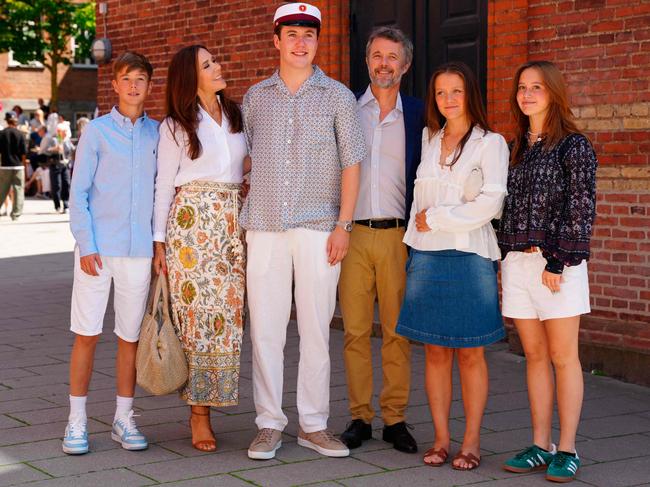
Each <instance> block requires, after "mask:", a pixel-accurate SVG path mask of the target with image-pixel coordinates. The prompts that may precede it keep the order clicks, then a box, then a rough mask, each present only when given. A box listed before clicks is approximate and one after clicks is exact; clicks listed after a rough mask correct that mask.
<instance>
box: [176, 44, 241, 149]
mask: <svg viewBox="0 0 650 487" xmlns="http://www.w3.org/2000/svg"><path fill="white" fill-rule="evenodd" d="M199 49H205V50H206V51H208V52H210V50H209V49H208V48H207V47H205V46H202V45H200V44H194V45H192V46H187V47H184V48H182V49H181V50H179V51H178V52H177V53H176V54H174V57H173V58H172V60H171V62H170V63H169V68H168V69H167V87H166V89H165V103H166V111H167V115H166V121H167V124H169V128H170V130H171V131H172V134H174V140H175V141H176V143H177V144H178V143H179V142H178V140H176V128H177V127H178V126H180V127H181V128H182V129H183V131H184V132H185V134H186V135H187V140H188V142H187V153H188V154H189V156H190V159H192V160H194V159H196V158H198V157H199V156H200V155H201V151H202V147H201V141H200V140H199V137H198V135H197V134H196V129H197V128H198V125H199V97H198V95H197V91H198V89H199V77H198V74H197V59H198V53H199ZM217 96H218V97H219V101H220V102H221V107H222V109H223V111H224V112H225V115H226V117H227V118H228V122H229V124H230V131H231V132H232V133H238V132H241V131H242V130H243V121H242V114H241V110H240V109H239V105H237V103H235V102H234V101H233V100H231V99H230V98H228V96H226V94H225V93H224V91H223V90H222V91H220V92H218V93H217Z"/></svg>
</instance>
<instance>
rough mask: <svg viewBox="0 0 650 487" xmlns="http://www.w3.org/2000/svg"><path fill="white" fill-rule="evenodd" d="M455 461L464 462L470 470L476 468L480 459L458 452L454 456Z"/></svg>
mask: <svg viewBox="0 0 650 487" xmlns="http://www.w3.org/2000/svg"><path fill="white" fill-rule="evenodd" d="M456 460H464V461H466V462H467V463H468V464H469V465H472V467H471V468H476V467H478V466H479V465H480V464H481V459H480V458H478V457H477V456H476V455H474V454H473V453H471V452H468V453H463V452H462V451H459V452H458V453H456V455H455V456H454V461H456Z"/></svg>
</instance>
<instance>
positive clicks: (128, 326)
mask: <svg viewBox="0 0 650 487" xmlns="http://www.w3.org/2000/svg"><path fill="white" fill-rule="evenodd" d="M101 259H102V264H103V268H102V269H98V273H99V275H98V276H91V275H88V274H86V273H85V272H84V271H82V270H81V266H80V261H79V248H78V247H76V248H75V251H74V281H73V283H72V303H71V307H70V330H72V331H73V332H75V333H76V334H77V335H85V336H95V335H99V334H100V333H101V332H102V325H103V323H104V313H105V312H106V304H107V303H108V296H109V294H110V292H111V281H112V282H113V283H114V285H115V295H114V296H113V307H114V308H115V330H114V331H115V334H116V335H117V336H118V337H120V338H121V339H122V340H124V341H126V342H137V341H138V339H139V338H140V325H141V324H142V317H143V316H144V312H145V307H146V305H147V296H148V295H149V282H150V280H151V258H149V257H108V256H105V255H102V256H101Z"/></svg>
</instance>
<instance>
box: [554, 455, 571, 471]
mask: <svg viewBox="0 0 650 487" xmlns="http://www.w3.org/2000/svg"><path fill="white" fill-rule="evenodd" d="M570 459H575V457H572V456H571V455H567V454H566V453H562V452H559V453H557V454H556V455H555V456H554V457H553V465H554V466H555V467H557V468H562V469H564V468H565V467H566V465H567V463H568V462H569V460H570Z"/></svg>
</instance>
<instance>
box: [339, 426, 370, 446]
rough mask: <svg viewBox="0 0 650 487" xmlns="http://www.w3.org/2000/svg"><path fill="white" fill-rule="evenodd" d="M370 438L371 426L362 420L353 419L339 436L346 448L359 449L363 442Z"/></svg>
mask: <svg viewBox="0 0 650 487" xmlns="http://www.w3.org/2000/svg"><path fill="white" fill-rule="evenodd" d="M370 438H372V426H371V425H369V424H368V423H365V422H364V421H363V420H362V419H353V420H352V421H351V422H350V423H349V424H348V427H347V429H346V430H345V431H344V432H343V434H342V435H341V441H342V442H343V443H345V446H347V447H348V448H359V447H360V446H361V444H362V443H363V440H369V439H370Z"/></svg>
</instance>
